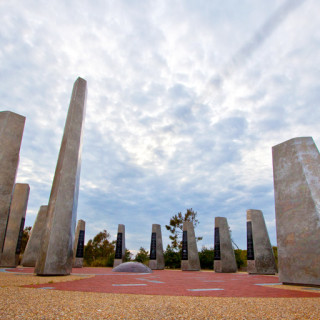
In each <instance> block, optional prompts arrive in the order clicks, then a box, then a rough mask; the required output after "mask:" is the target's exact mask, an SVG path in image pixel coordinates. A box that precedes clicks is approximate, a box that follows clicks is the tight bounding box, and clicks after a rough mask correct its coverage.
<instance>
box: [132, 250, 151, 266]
mask: <svg viewBox="0 0 320 320" xmlns="http://www.w3.org/2000/svg"><path fill="white" fill-rule="evenodd" d="M134 261H137V262H141V263H144V264H147V263H148V262H149V252H148V251H147V250H146V249H145V248H143V247H140V250H139V251H138V253H137V254H136V257H135V259H134Z"/></svg>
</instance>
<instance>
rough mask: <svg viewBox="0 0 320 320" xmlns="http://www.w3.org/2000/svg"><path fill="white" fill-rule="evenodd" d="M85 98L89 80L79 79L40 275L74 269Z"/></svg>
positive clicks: (56, 178) (57, 174)
mask: <svg viewBox="0 0 320 320" xmlns="http://www.w3.org/2000/svg"><path fill="white" fill-rule="evenodd" d="M86 98H87V82H86V81H85V80H84V79H81V78H78V79H77V81H76V82H75V84H74V86H73V91H72V97H71V101H70V106H69V111H68V115H67V119H66V124H65V128H64V133H63V138H62V142H61V147H60V152H59V157H58V162H57V166H56V171H55V175H54V179H53V184H52V189H51V194H50V199H49V204H48V219H47V228H46V230H45V233H44V235H43V241H42V246H41V250H40V254H39V258H38V260H37V263H36V267H35V273H36V274H37V275H44V276H54V275H58V276H60V275H61V276H62V275H68V274H70V273H71V270H72V261H73V245H74V232H75V228H76V220H77V204H78V194H79V184H80V167H81V163H80V162H81V145H82V132H83V126H84V117H85V106H86Z"/></svg>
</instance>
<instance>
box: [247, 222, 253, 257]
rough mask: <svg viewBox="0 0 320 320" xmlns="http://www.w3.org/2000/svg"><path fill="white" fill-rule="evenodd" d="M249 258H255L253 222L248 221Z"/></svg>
mask: <svg viewBox="0 0 320 320" xmlns="http://www.w3.org/2000/svg"><path fill="white" fill-rule="evenodd" d="M247 260H254V250H253V239H252V222H251V221H247Z"/></svg>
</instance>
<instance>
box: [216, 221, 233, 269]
mask: <svg viewBox="0 0 320 320" xmlns="http://www.w3.org/2000/svg"><path fill="white" fill-rule="evenodd" d="M214 224H215V228H214V264H213V267H214V271H215V272H221V273H230V272H237V270H238V268H237V263H236V257H235V255H234V250H233V247H232V242H231V236H230V230H229V225H228V222H227V218H224V217H216V218H215V221H214Z"/></svg>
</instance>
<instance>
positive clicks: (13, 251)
mask: <svg viewBox="0 0 320 320" xmlns="http://www.w3.org/2000/svg"><path fill="white" fill-rule="evenodd" d="M29 192H30V187H29V185H28V184H24V183H16V184H15V187H14V191H13V196H12V202H11V206H10V213H9V219H8V225H7V230H6V237H5V240H4V246H3V252H2V256H1V266H2V267H16V266H17V265H18V264H19V255H20V252H21V240H22V235H23V228H24V221H25V217H26V211H27V206H28V199H29Z"/></svg>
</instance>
